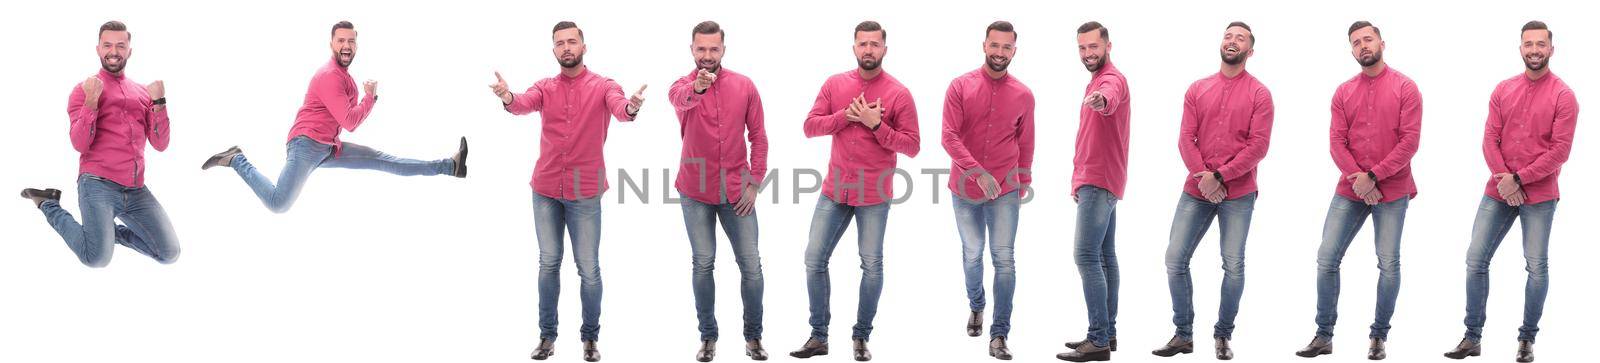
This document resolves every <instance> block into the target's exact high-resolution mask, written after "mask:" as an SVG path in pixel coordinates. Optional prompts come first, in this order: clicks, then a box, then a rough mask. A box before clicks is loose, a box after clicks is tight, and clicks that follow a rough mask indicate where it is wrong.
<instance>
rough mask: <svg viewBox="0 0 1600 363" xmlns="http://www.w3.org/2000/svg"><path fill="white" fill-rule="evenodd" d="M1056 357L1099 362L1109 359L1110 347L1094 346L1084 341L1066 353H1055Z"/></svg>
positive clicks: (1075, 360) (1069, 360)
mask: <svg viewBox="0 0 1600 363" xmlns="http://www.w3.org/2000/svg"><path fill="white" fill-rule="evenodd" d="M1056 359H1060V360H1064V361H1068V362H1100V361H1108V360H1111V347H1109V346H1106V347H1100V346H1095V345H1094V343H1089V342H1084V343H1082V344H1078V347H1077V348H1072V350H1069V351H1067V352H1066V353H1061V354H1056Z"/></svg>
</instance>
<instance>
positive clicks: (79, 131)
mask: <svg viewBox="0 0 1600 363" xmlns="http://www.w3.org/2000/svg"><path fill="white" fill-rule="evenodd" d="M95 77H97V78H100V84H101V91H100V104H99V107H97V108H96V109H95V110H90V109H89V108H88V107H84V106H83V101H84V99H85V98H86V97H87V96H86V95H84V93H83V84H82V83H79V84H78V86H75V87H73V88H72V95H71V96H68V97H67V116H68V118H70V119H71V121H72V123H71V126H70V128H69V130H68V132H67V134H68V136H70V137H71V138H72V148H73V149H75V150H78V153H79V154H80V155H79V156H78V172H79V173H89V174H94V175H95V176H99V177H101V178H105V179H108V180H111V181H112V182H115V183H117V184H121V185H122V186H125V187H130V188H138V187H143V186H144V144H145V142H146V141H148V142H149V143H150V146H151V147H154V148H155V149H156V151H165V150H167V141H168V140H169V139H170V137H171V132H170V131H169V130H167V126H168V125H169V122H168V120H167V111H166V107H162V110H161V111H159V112H158V111H155V110H154V109H155V106H154V105H152V104H151V102H152V101H154V100H151V99H150V93H149V91H147V90H146V89H145V88H144V85H142V84H139V83H137V82H134V81H133V80H130V79H127V77H125V76H123V75H121V74H111V73H108V72H106V71H104V70H101V71H100V74H98V75H96V76H95Z"/></svg>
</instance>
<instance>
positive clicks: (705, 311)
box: [681, 198, 765, 340]
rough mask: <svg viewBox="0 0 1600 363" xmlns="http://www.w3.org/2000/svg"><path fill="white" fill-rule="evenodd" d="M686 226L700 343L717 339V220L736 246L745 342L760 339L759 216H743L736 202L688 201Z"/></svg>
mask: <svg viewBox="0 0 1600 363" xmlns="http://www.w3.org/2000/svg"><path fill="white" fill-rule="evenodd" d="M681 204H682V206H683V225H684V228H685V229H686V230H688V232H689V248H690V250H691V251H693V261H694V272H693V273H692V278H691V280H692V283H693V286H694V310H695V316H696V317H697V318H699V320H700V340H717V314H716V306H717V281H716V279H715V278H714V276H713V275H712V270H713V269H715V268H716V262H717V229H716V228H717V220H719V219H720V220H721V221H722V231H723V232H724V233H727V234H728V242H729V244H731V245H732V246H733V257H734V261H737V262H738V263H739V296H740V297H741V298H742V300H744V339H745V340H759V339H761V314H762V307H761V295H762V292H763V288H764V285H765V282H764V281H763V279H762V277H761V251H760V245H759V243H758V241H759V235H760V233H759V229H758V227H759V226H758V224H757V223H756V215H755V214H754V212H753V211H752V213H751V214H750V215H748V216H740V215H739V214H738V213H736V212H735V210H734V204H733V203H722V204H716V205H712V204H706V203H701V202H700V201H696V200H694V199H688V198H685V199H683V200H682V202H681Z"/></svg>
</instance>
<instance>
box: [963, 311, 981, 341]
mask: <svg viewBox="0 0 1600 363" xmlns="http://www.w3.org/2000/svg"><path fill="white" fill-rule="evenodd" d="M979 335H983V312H982V311H973V312H972V316H970V317H968V318H967V336H969V337H975V336H979Z"/></svg>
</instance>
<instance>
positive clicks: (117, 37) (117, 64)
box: [95, 30, 133, 74]
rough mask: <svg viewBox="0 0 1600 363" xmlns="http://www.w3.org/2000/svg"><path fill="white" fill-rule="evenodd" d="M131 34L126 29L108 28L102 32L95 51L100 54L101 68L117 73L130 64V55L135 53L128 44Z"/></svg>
mask: <svg viewBox="0 0 1600 363" xmlns="http://www.w3.org/2000/svg"><path fill="white" fill-rule="evenodd" d="M128 41H129V35H128V32H127V31H125V30H106V31H102V32H100V42H99V44H97V45H96V46H95V52H96V53H98V54H99V55H100V68H101V69H105V70H106V72H109V73H112V74H117V73H122V69H123V68H126V67H127V66H128V57H129V56H132V55H133V48H132V47H129V46H128Z"/></svg>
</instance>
